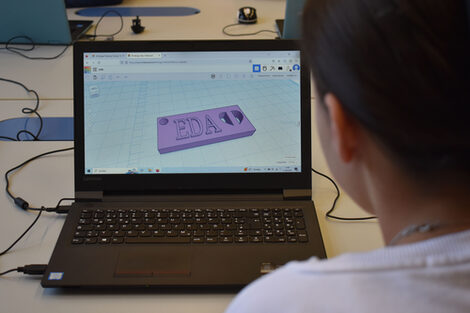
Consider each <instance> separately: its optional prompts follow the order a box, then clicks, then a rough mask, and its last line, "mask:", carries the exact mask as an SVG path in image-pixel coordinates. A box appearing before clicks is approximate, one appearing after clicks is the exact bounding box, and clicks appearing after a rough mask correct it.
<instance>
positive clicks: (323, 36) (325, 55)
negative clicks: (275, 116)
mask: <svg viewBox="0 0 470 313" xmlns="http://www.w3.org/2000/svg"><path fill="white" fill-rule="evenodd" d="M466 13H467V9H466V1H465V0H353V1H352V0H309V1H307V4H306V7H305V10H304V17H303V32H304V47H305V50H306V52H307V56H308V58H309V61H310V66H311V68H312V71H313V76H314V80H315V85H316V88H317V93H318V99H317V102H319V103H320V104H319V106H320V107H321V108H320V110H327V108H326V107H325V105H323V104H324V100H325V97H326V96H327V95H329V94H333V95H335V96H336V98H337V99H338V100H339V102H340V103H341V105H342V107H343V109H344V111H345V112H347V113H348V115H349V116H351V117H352V118H354V119H355V120H356V121H357V122H358V124H359V125H361V126H362V127H363V128H364V130H365V131H367V132H368V133H369V134H370V135H371V137H372V138H374V140H376V142H377V143H378V145H380V146H381V147H383V149H384V151H386V154H387V155H389V156H390V158H391V159H392V160H393V161H394V162H396V164H398V165H399V166H400V167H401V168H402V169H404V170H405V171H406V172H408V173H411V174H412V176H413V177H418V179H421V180H429V178H431V177H440V176H443V175H446V176H448V175H451V176H452V177H458V178H459V179H463V180H468V181H470V179H469V178H470V48H469V46H470V34H469V24H468V23H467V14H466ZM468 181H467V182H468Z"/></svg>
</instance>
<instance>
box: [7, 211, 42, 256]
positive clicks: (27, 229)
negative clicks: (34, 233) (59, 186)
mask: <svg viewBox="0 0 470 313" xmlns="http://www.w3.org/2000/svg"><path fill="white" fill-rule="evenodd" d="M44 210H45V208H44V207H43V208H41V209H40V210H39V214H38V215H37V216H36V218H35V219H34V221H33V222H32V223H31V225H29V227H28V228H26V230H25V231H24V232H23V233H22V234H21V236H19V237H18V239H16V240H15V241H14V242H13V243H12V244H11V245H10V246H9V247H8V248H6V249H5V250H3V251H2V252H0V256H2V255H4V254H6V253H7V252H8V251H10V249H11V248H13V247H14V246H15V245H16V244H17V243H18V241H20V240H21V238H23V237H24V235H26V233H27V232H28V231H29V230H30V229H31V228H32V227H33V226H34V224H36V222H37V221H38V219H39V218H40V217H41V214H42V212H43V211H44Z"/></svg>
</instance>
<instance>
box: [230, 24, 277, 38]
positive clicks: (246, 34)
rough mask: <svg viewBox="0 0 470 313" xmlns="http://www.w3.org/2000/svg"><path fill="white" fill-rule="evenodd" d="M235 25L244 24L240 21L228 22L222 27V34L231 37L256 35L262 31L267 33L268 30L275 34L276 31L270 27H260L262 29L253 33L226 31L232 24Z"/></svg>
mask: <svg viewBox="0 0 470 313" xmlns="http://www.w3.org/2000/svg"><path fill="white" fill-rule="evenodd" d="M237 25H244V24H240V23H235V24H229V25H227V26H225V27H224V28H222V33H224V34H225V35H227V36H232V37H239V36H253V35H258V34H259V33H263V32H267V33H268V32H269V33H275V34H277V32H276V31H274V30H270V29H262V30H259V31H256V32H253V33H238V34H232V33H228V32H227V28H229V27H233V26H237ZM244 26H249V25H244Z"/></svg>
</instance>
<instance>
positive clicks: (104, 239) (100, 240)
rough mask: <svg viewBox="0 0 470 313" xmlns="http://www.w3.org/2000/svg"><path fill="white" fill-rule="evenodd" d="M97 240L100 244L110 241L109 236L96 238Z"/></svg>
mask: <svg viewBox="0 0 470 313" xmlns="http://www.w3.org/2000/svg"><path fill="white" fill-rule="evenodd" d="M98 242H99V243H100V244H107V243H111V238H109V237H106V238H100V239H99V240H98Z"/></svg>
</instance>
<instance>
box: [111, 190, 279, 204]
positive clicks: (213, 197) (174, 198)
mask: <svg viewBox="0 0 470 313" xmlns="http://www.w3.org/2000/svg"><path fill="white" fill-rule="evenodd" d="M278 200H282V194H281V193H280V192H277V193H236V194H230V193H216V194H213V193H204V192H201V193H197V194H195V193H192V194H168V193H167V194H138V195H137V194H116V193H105V194H104V195H103V201H104V202H129V201H130V202H132V201H143V202H150V201H155V202H188V201H194V202H203V201H278Z"/></svg>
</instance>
